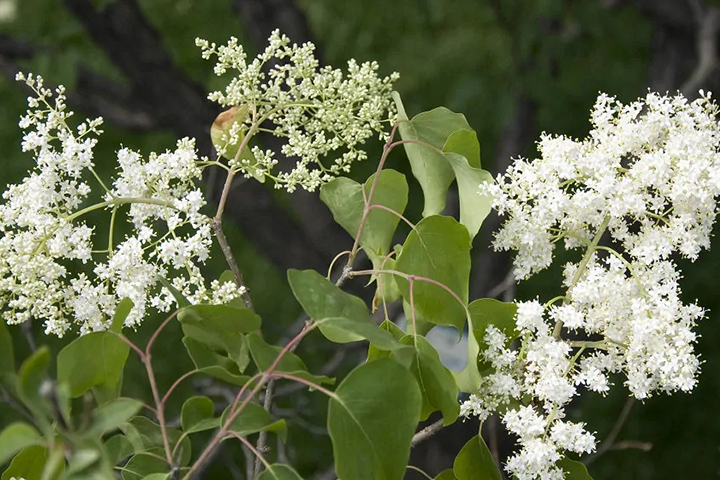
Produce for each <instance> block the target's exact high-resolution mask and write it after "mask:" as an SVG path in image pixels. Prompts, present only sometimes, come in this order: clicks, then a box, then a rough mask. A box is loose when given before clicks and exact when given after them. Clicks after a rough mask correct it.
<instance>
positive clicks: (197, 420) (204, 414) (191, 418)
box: [180, 396, 220, 433]
mask: <svg viewBox="0 0 720 480" xmlns="http://www.w3.org/2000/svg"><path fill="white" fill-rule="evenodd" d="M214 416H215V404H214V403H213V401H212V399H210V398H209V397H205V396H197V397H190V398H188V399H187V400H185V403H183V406H182V410H181V412H180V424H181V425H182V429H183V433H194V432H200V431H203V430H210V429H212V428H216V427H218V426H220V420H219V419H217V418H214Z"/></svg>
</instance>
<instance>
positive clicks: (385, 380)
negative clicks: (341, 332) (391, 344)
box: [328, 358, 422, 480]
mask: <svg viewBox="0 0 720 480" xmlns="http://www.w3.org/2000/svg"><path fill="white" fill-rule="evenodd" d="M421 406H422V399H421V396H420V389H419V388H418V385H417V382H416V381H415V378H414V377H413V376H412V374H411V373H410V372H408V371H407V370H406V369H405V368H404V367H402V366H401V365H400V364H398V363H397V362H396V361H394V360H390V359H387V358H380V359H377V360H374V361H372V362H369V363H365V364H363V365H360V366H359V367H357V368H356V369H354V370H353V371H352V372H350V374H349V375H348V376H347V377H346V378H345V380H343V382H342V383H341V384H340V386H339V387H338V388H337V390H336V391H335V394H334V395H333V396H332V397H331V399H330V402H329V410H328V431H329V432H330V439H331V440H332V444H333V453H334V458H335V468H336V472H337V474H338V477H339V478H341V479H342V480H367V479H374V480H400V479H402V478H403V476H404V474H405V466H406V465H407V460H408V457H409V455H410V444H411V442H412V437H413V434H414V433H415V429H416V428H417V424H418V422H419V420H420V408H421Z"/></svg>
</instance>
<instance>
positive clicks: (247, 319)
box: [178, 305, 261, 373]
mask: <svg viewBox="0 0 720 480" xmlns="http://www.w3.org/2000/svg"><path fill="white" fill-rule="evenodd" d="M178 320H179V321H180V323H181V324H182V329H183V333H184V334H185V335H186V336H187V337H190V338H192V339H194V340H197V341H199V342H202V343H204V344H205V345H207V346H208V347H210V348H211V349H212V350H215V351H221V352H226V353H227V355H228V357H229V358H230V359H232V360H233V361H234V362H235V363H236V364H237V366H238V371H239V372H240V373H242V372H243V371H244V370H245V368H246V367H247V365H248V363H249V361H250V359H249V356H248V352H247V345H246V343H245V336H244V335H243V333H248V332H253V331H256V330H259V329H260V324H261V321H260V317H259V316H258V315H257V314H255V313H253V312H252V311H250V310H249V309H247V308H245V307H242V308H237V307H231V306H228V305H191V306H189V307H185V308H183V309H181V310H180V312H178Z"/></svg>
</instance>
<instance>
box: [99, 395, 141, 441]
mask: <svg viewBox="0 0 720 480" xmlns="http://www.w3.org/2000/svg"><path fill="white" fill-rule="evenodd" d="M141 408H142V402H140V401H138V400H135V399H133V398H118V399H116V400H113V401H111V402H108V403H106V404H104V405H100V406H99V407H98V408H97V409H95V411H94V412H93V422H92V424H91V425H90V428H89V429H88V433H89V434H90V435H94V436H95V435H97V436H102V435H104V434H106V433H108V432H110V431H112V430H115V429H116V428H118V427H119V426H120V425H121V424H123V423H125V422H127V421H128V420H129V419H130V418H132V417H133V416H134V415H135V414H136V413H137V412H138V411H140V409H141Z"/></svg>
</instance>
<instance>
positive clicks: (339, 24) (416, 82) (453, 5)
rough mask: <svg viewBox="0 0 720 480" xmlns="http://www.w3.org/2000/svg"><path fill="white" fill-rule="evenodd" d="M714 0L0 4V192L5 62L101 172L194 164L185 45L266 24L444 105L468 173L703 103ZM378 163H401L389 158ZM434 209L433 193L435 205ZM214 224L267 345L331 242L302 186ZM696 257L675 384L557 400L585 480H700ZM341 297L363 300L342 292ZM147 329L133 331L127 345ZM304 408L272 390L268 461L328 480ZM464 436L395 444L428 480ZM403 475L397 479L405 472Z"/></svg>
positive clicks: (714, 346)
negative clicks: (594, 127)
mask: <svg viewBox="0 0 720 480" xmlns="http://www.w3.org/2000/svg"><path fill="white" fill-rule="evenodd" d="M717 7H720V5H718V4H717V3H716V2H712V1H710V0H707V1H704V0H566V1H562V0H533V1H528V0H395V1H392V2H390V1H386V0H345V1H338V0H0V151H1V152H2V159H1V161H0V184H3V185H4V184H6V183H13V182H17V181H19V180H20V179H21V178H22V176H23V174H24V173H25V171H26V170H27V169H28V168H29V165H30V163H31V162H32V158H31V156H30V155H27V154H22V153H21V151H20V147H19V145H20V139H21V132H20V131H19V129H18V127H17V121H18V119H19V116H20V115H21V114H22V113H23V112H24V110H25V98H26V96H27V95H28V91H27V90H25V89H24V87H23V86H22V85H19V84H17V83H16V82H14V81H13V78H14V76H15V73H16V72H17V71H18V70H23V71H25V72H27V71H32V72H34V73H37V74H41V75H43V76H44V77H45V78H46V80H47V83H48V84H51V85H56V84H64V85H65V86H67V87H68V91H69V95H68V96H69V99H68V100H69V104H70V107H71V109H74V110H76V111H77V112H78V115H79V116H97V115H102V116H103V117H104V118H105V120H106V124H105V131H106V133H105V134H104V135H103V137H102V139H101V142H100V145H99V147H98V148H97V150H96V162H97V164H98V168H99V169H100V170H102V171H104V172H105V173H106V174H108V175H109V174H111V173H112V169H113V168H114V167H113V162H114V158H115V157H114V152H115V151H116V150H117V149H118V148H119V146H120V145H124V146H129V147H132V148H134V149H137V150H140V151H142V152H144V153H148V152H150V151H162V150H165V149H166V148H171V147H173V146H174V143H175V141H176V139H177V138H180V137H184V136H192V137H196V138H197V139H198V147H199V149H200V150H201V153H202V154H205V155H211V154H212V152H211V150H210V139H209V135H208V131H209V125H210V124H211V123H212V120H213V119H214V118H215V115H216V114H217V113H218V112H219V111H218V108H217V106H215V105H213V104H211V103H210V102H208V101H207V100H206V99H205V96H206V93H207V92H208V91H211V90H214V89H218V88H221V87H222V86H223V85H224V82H225V80H223V79H218V78H216V77H214V76H213V75H212V66H211V64H209V63H208V62H206V61H204V60H202V59H201V58H200V56H199V53H198V49H197V48H196V47H195V45H194V39H195V37H203V38H206V39H208V40H210V41H214V42H217V43H224V42H226V41H227V39H228V37H230V36H231V35H232V36H236V37H238V38H240V39H241V41H242V42H243V44H244V45H246V47H247V49H248V50H249V51H250V52H255V51H257V50H258V49H261V48H263V47H264V44H265V39H266V38H267V36H268V34H269V32H270V31H271V30H273V29H274V28H280V29H281V30H282V31H283V32H285V33H286V34H288V35H289V36H290V37H291V38H292V39H293V40H294V41H296V42H298V43H300V42H305V41H312V42H314V43H315V44H316V45H317V47H318V54H319V56H320V58H321V60H322V62H323V63H327V64H332V65H335V66H342V65H343V64H344V63H345V62H346V61H347V60H348V59H349V58H353V57H354V58H357V59H358V60H360V61H365V60H377V61H378V62H379V63H380V65H381V73H383V74H389V73H390V72H392V71H398V72H400V74H401V80H400V81H399V82H398V83H397V89H398V90H399V91H400V93H401V95H402V97H403V100H404V103H405V106H406V108H407V110H408V113H410V114H415V113H418V112H421V111H423V110H429V109H431V108H434V107H436V106H439V105H444V106H446V107H448V108H450V109H452V110H454V111H458V112H462V113H464V114H465V115H466V116H467V118H468V121H469V123H470V124H471V125H472V126H473V127H474V128H475V129H476V130H477V132H478V135H479V138H480V141H481V146H482V157H483V167H484V168H486V169H488V170H491V171H493V172H499V171H503V170H504V169H505V168H506V167H507V165H508V164H509V162H510V161H511V158H513V157H516V156H520V155H522V156H527V157H532V156H533V155H534V154H535V147H534V142H535V139H536V138H538V136H539V134H540V133H541V132H553V133H563V134H567V135H572V136H575V137H580V138H581V137H583V136H584V135H586V134H587V131H588V129H589V124H588V121H587V117H588V113H589V109H590V107H591V106H592V104H593V102H594V99H595V97H596V96H597V94H598V92H600V91H602V92H607V93H609V94H612V95H616V96H617V97H618V98H619V99H621V100H623V101H632V100H633V99H635V98H637V97H639V96H642V95H644V93H645V92H646V91H647V90H648V89H651V90H655V91H660V92H671V93H674V92H676V91H681V92H682V93H683V94H685V95H686V96H688V97H691V98H693V97H695V96H696V95H697V91H698V89H700V88H704V89H705V90H710V91H718V92H720V88H719V87H720V76H719V75H718V74H719V73H720V72H719V70H718V68H717V67H718V49H717V44H718V33H719V31H720V10H718V8H717ZM369 150H370V158H378V153H379V150H380V146H379V145H374V146H370V147H369ZM375 165H376V164H375V163H374V162H373V161H372V160H369V161H368V162H366V163H365V164H363V165H359V166H357V168H355V169H354V170H353V173H352V176H353V177H354V178H356V179H358V180H364V179H365V178H367V176H368V175H369V174H370V172H371V171H372V170H373V169H374V168H375ZM389 167H391V168H395V169H398V170H402V171H408V167H407V164H406V161H405V159H404V157H403V155H402V153H400V152H399V149H398V151H397V152H395V153H393V155H392V156H391V158H390V164H389ZM217 181H218V180H217V179H216V178H215V177H214V175H213V174H212V172H211V173H210V174H209V175H208V176H207V179H206V185H207V186H206V193H207V194H208V196H209V198H211V199H216V198H217V196H218V185H217ZM0 186H2V185H0ZM412 188H414V190H411V198H415V199H416V200H418V201H419V200H420V199H421V195H420V191H419V188H418V187H417V186H416V185H415V186H414V187H412ZM453 208H455V207H454V198H453V194H452V193H451V194H450V199H449V211H448V213H452V211H453ZM420 210H421V206H420V205H419V202H416V204H412V205H410V206H409V213H408V215H409V216H410V217H411V218H414V219H417V218H419V214H420ZM228 215H229V217H228V220H227V224H226V225H227V227H226V228H227V229H228V236H229V237H231V238H232V242H233V247H234V248H235V251H236V252H237V255H238V258H239V263H240V264H241V266H242V268H243V269H244V270H245V274H246V277H247V281H248V284H249V286H250V289H251V292H252V297H253V301H254V303H255V305H256V307H257V310H258V312H259V313H260V314H261V316H262V317H263V319H264V322H265V327H264V331H265V332H266V336H267V337H269V338H270V339H271V340H278V341H282V339H283V338H284V337H286V336H287V335H288V334H289V332H291V331H292V329H293V328H297V325H298V323H297V319H298V318H299V316H300V313H301V312H300V308H299V306H298V305H297V304H296V302H295V301H294V300H293V298H292V296H291V295H290V293H289V289H288V286H287V283H286V281H285V274H284V272H285V270H286V269H288V268H314V269H317V270H319V271H323V272H324V271H326V269H327V266H328V265H329V263H330V261H331V259H332V258H333V257H334V256H335V255H336V254H337V253H338V252H340V251H342V250H345V249H347V248H348V247H349V246H350V245H351V239H350V238H349V237H348V236H347V235H346V234H345V233H344V232H343V231H342V230H341V229H340V228H339V227H338V226H337V225H335V224H334V223H333V222H332V217H331V216H330V214H329V212H328V211H327V209H326V208H325V207H324V206H323V205H322V203H320V202H319V200H318V198H317V195H316V194H307V193H301V192H299V193H294V194H292V195H287V194H283V193H279V192H277V191H273V190H272V189H271V188H268V186H267V185H260V184H258V183H256V182H253V181H245V182H238V184H237V185H236V186H235V188H234V189H233V192H232V198H231V203H230V205H229V208H228ZM496 226H497V219H496V218H490V219H488V221H487V222H486V224H485V225H484V226H483V234H482V235H479V236H478V238H477V239H476V245H475V246H476V248H475V252H477V253H476V254H475V257H474V264H475V265H474V267H475V268H474V270H473V278H472V285H471V298H478V297H482V296H486V295H488V294H489V293H496V292H498V289H497V288H495V287H497V286H498V285H500V284H502V282H503V280H504V279H505V277H506V274H507V267H508V258H507V257H506V256H504V255H499V254H493V253H489V252H488V251H487V249H486V248H484V246H485V245H486V244H487V242H488V239H489V238H490V237H491V232H492V230H493V228H495V227H496ZM715 249H716V250H715V251H714V252H712V251H711V252H706V253H704V254H703V256H702V257H701V259H700V260H699V261H698V262H696V263H695V264H684V263H683V266H684V267H685V269H684V277H685V278H684V279H683V283H682V285H683V292H684V297H685V299H686V301H695V300H697V302H698V303H699V304H700V305H702V306H704V307H707V308H708V309H709V313H708V315H707V320H705V321H703V322H702V324H701V325H699V326H698V332H699V333H700V335H701V336H700V339H699V342H698V350H699V351H700V352H701V355H702V359H703V361H704V363H703V367H702V373H701V375H700V381H699V385H698V387H697V388H696V390H695V392H694V393H693V394H692V395H685V394H676V395H673V396H669V397H666V396H658V397H655V398H651V399H649V400H647V401H645V402H643V403H640V402H632V401H628V394H627V391H626V389H624V387H623V386H622V382H623V379H622V378H620V377H618V378H616V379H615V384H616V388H615V389H613V391H612V393H611V394H610V395H608V396H607V397H605V398H603V397H601V396H599V395H594V396H593V395H585V396H584V397H583V398H582V399H579V400H578V401H576V402H575V403H574V404H573V406H572V409H571V412H570V415H571V416H572V417H573V418H574V419H583V420H584V421H586V422H587V423H588V426H589V427H588V428H589V429H590V430H592V431H595V432H597V436H598V438H599V439H601V440H603V439H607V440H608V441H606V442H605V443H604V446H603V447H602V449H603V450H602V454H601V455H598V456H597V457H596V458H592V459H589V460H588V462H589V471H590V473H591V475H592V476H593V477H594V478H595V479H596V480H601V479H603V480H604V479H607V480H610V479H615V478H628V479H653V480H662V479H678V478H696V479H705V478H718V477H720V408H719V401H720V348H719V347H720V294H719V293H718V289H717V286H716V285H717V284H716V281H718V276H719V275H718V274H719V273H720V244H718V242H717V241H716V242H715ZM207 268H208V271H210V272H212V271H216V270H219V269H221V268H222V266H221V265H220V264H210V265H208V267H207ZM557 285H558V271H556V270H552V269H551V270H550V271H548V272H547V273H543V274H542V275H540V276H538V277H537V278H535V279H533V280H531V281H528V282H526V283H523V284H520V285H518V286H517V288H516V289H515V288H514V287H512V288H511V289H510V290H508V289H506V290H505V292H504V293H505V294H507V292H510V293H514V294H516V296H517V298H534V297H535V296H539V297H540V298H541V299H542V298H545V299H547V298H550V297H552V296H554V295H555V293H554V289H555V288H556V286H557ZM350 288H351V289H352V290H353V291H354V292H357V293H359V294H361V295H363V296H364V297H365V298H368V297H369V296H370V295H371V293H369V292H367V291H366V290H365V291H364V290H362V289H361V288H360V286H358V285H351V286H350ZM396 310H401V309H396ZM154 321H156V320H154V319H149V320H148V322H147V323H149V324H152V323H153V322H154ZM149 329H150V328H147V329H145V331H144V330H143V329H141V330H140V331H139V332H137V333H136V334H135V335H134V336H135V338H136V339H137V340H138V341H139V342H142V341H143V338H146V337H147V331H149ZM13 333H14V336H15V340H16V342H15V348H16V356H17V360H18V361H21V360H22V359H23V358H25V357H26V356H27V355H28V353H29V352H30V350H31V349H33V348H36V346H37V345H38V344H50V345H51V346H52V348H54V349H56V350H57V349H59V348H61V347H62V345H63V344H64V342H67V339H65V340H57V339H51V338H47V337H45V336H44V335H43V334H42V329H41V326H39V325H34V326H29V325H27V326H25V327H23V328H20V327H14V328H13ZM162 338H163V341H162V342H160V344H159V345H158V351H157V352H156V353H155V359H156V365H155V366H156V369H157V370H158V372H159V376H160V381H161V383H165V384H169V383H170V382H172V380H173V379H174V378H177V377H178V376H179V375H180V374H181V373H182V372H184V371H186V370H187V369H188V368H189V367H190V361H189V359H187V358H186V355H185V354H184V351H182V348H181V347H180V346H179V345H180V344H179V343H178V338H179V332H178V331H177V329H175V330H173V329H172V328H171V329H170V330H168V331H166V332H165V333H164V334H163V337H162ZM447 348H449V349H450V350H452V348H453V347H452V345H450V346H449V347H447ZM457 348H462V346H458V347H457ZM300 354H301V355H302V356H303V358H305V359H306V361H307V362H308V363H309V365H310V368H313V369H315V370H317V371H323V372H326V373H328V374H332V375H338V376H342V375H343V374H344V373H345V372H347V371H348V369H349V368H351V366H352V364H353V363H355V364H356V363H357V361H359V360H361V359H362V358H363V355H364V352H363V351H362V348H358V347H353V346H350V347H349V348H340V347H338V346H337V345H330V344H328V342H323V341H321V340H320V338H318V337H312V336H311V337H310V338H308V339H307V340H306V343H304V344H303V346H302V347H301V349H300ZM127 368H128V375H137V376H135V377H134V378H136V379H140V380H136V381H133V382H126V384H125V386H124V389H125V393H126V394H131V395H147V387H146V386H144V383H143V380H142V379H143V378H144V377H142V372H141V369H140V365H139V363H138V362H136V361H135V362H134V363H133V362H131V363H129V365H128V367H127ZM184 388H185V390H184V391H182V392H179V395H178V396H177V402H178V403H177V405H175V408H177V407H179V402H180V401H181V400H182V395H183V394H190V393H191V392H195V393H202V394H205V395H211V396H213V397H215V398H223V396H226V395H227V394H228V391H226V390H224V389H223V387H222V386H220V385H216V384H212V383H202V382H200V383H190V382H189V383H187V384H185V386H184ZM0 393H2V394H3V395H2V396H0V401H1V402H0V425H5V424H7V423H8V422H9V421H11V420H12V419H13V418H16V415H17V413H16V412H15V411H14V410H13V408H12V404H11V402H9V401H8V400H9V399H8V397H7V396H6V395H5V392H0ZM398 401H402V399H398ZM324 403H325V402H324V401H323V399H322V398H317V396H316V395H313V394H310V395H308V394H307V393H305V392H298V391H295V390H293V389H292V388H285V389H284V390H283V389H282V388H280V389H279V393H278V397H277V402H276V405H275V406H274V410H273V413H274V414H276V415H278V416H281V417H283V418H286V419H287V420H288V422H289V423H290V426H291V429H290V439H289V442H288V446H284V445H282V444H281V443H280V442H277V443H275V441H274V439H273V442H271V444H270V445H271V451H270V452H269V453H268V455H269V456H270V457H271V458H278V459H279V460H281V461H288V462H290V463H292V464H293V465H295V466H296V468H297V469H298V471H300V473H301V474H302V475H303V476H304V477H305V478H308V479H311V478H312V479H318V480H320V479H325V478H327V479H330V480H332V479H333V478H335V477H334V476H333V472H332V456H331V449H330V444H329V440H328V437H327V432H326V431H325V429H324V414H325V412H324ZM477 428H478V425H477V423H475V422H473V421H466V422H458V423H457V424H456V425H454V426H452V427H450V428H448V429H445V430H443V431H442V432H440V433H439V434H438V435H437V436H435V437H434V438H433V439H432V440H431V441H428V442H426V443H424V444H421V445H420V446H418V447H417V448H416V449H415V451H414V453H413V458H412V463H413V464H414V465H417V466H418V467H420V468H423V469H424V470H426V471H427V472H428V473H429V474H431V475H435V474H437V473H438V472H439V471H440V470H442V469H444V468H447V467H449V466H451V463H452V459H453V456H454V454H455V453H456V452H457V451H458V450H459V448H460V447H461V446H462V445H463V444H464V443H465V441H467V439H468V438H470V437H471V436H472V435H473V434H474V432H476V431H477ZM484 433H485V434H486V438H487V439H488V442H489V443H490V444H491V446H492V447H493V450H494V451H495V452H496V453H497V454H498V456H499V457H500V458H501V459H502V458H504V457H506V456H507V455H508V453H509V452H510V451H511V450H512V439H511V438H507V436H506V435H505V434H504V433H503V432H502V428H501V426H499V425H498V422H497V421H496V420H491V421H489V422H488V423H487V425H485V427H484ZM245 453H247V452H243V451H242V449H241V448H240V447H229V446H228V447H226V448H224V449H223V450H222V451H221V452H220V454H219V455H218V456H217V457H216V459H215V462H214V463H213V466H212V467H211V468H210V469H209V470H207V471H206V477H207V478H218V479H224V478H228V479H235V478H245V476H244V475H245V467H244V466H243V463H244V458H245ZM238 459H239V460H238ZM414 475H416V474H415V473H412V474H408V478H420V477H416V476H414Z"/></svg>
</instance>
